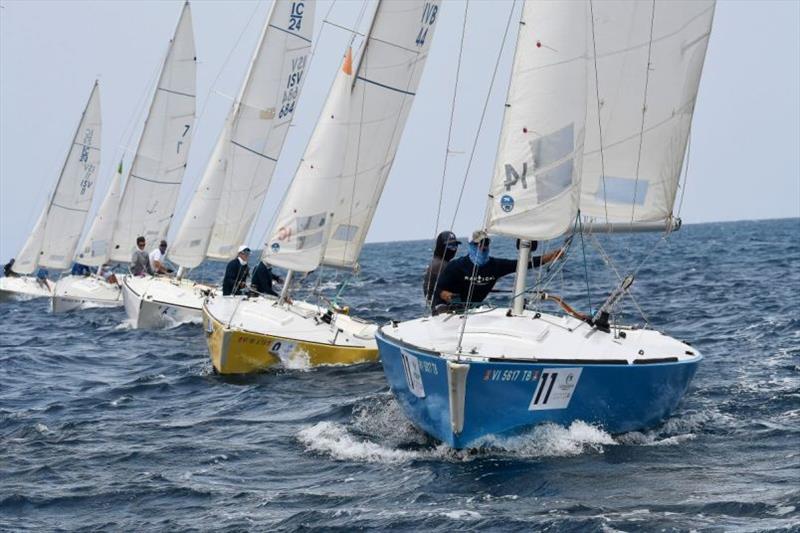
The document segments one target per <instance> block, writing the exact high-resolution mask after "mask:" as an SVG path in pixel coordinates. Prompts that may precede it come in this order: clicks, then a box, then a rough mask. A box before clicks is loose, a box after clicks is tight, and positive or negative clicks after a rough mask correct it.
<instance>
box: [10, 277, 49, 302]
mask: <svg viewBox="0 0 800 533" xmlns="http://www.w3.org/2000/svg"><path fill="white" fill-rule="evenodd" d="M52 294H53V282H52V281H50V280H38V279H36V278H35V277H33V276H17V277H2V278H0V301H8V300H30V299H32V298H46V297H50V296H52Z"/></svg>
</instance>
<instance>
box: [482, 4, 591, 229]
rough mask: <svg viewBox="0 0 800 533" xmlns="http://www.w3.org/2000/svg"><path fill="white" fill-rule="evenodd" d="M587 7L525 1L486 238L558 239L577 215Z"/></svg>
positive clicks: (583, 117) (583, 118)
mask: <svg viewBox="0 0 800 533" xmlns="http://www.w3.org/2000/svg"><path fill="white" fill-rule="evenodd" d="M588 22H589V9H588V4H587V3H586V2H559V3H556V2H552V3H551V2H526V3H525V5H524V7H523V11H522V25H521V30H520V32H519V36H518V38H517V49H516V54H515V56H514V64H513V67H512V69H513V70H512V74H511V84H510V86H509V92H508V99H507V103H506V110H505V115H504V117H503V127H502V131H501V134H500V145H499V148H498V153H497V161H496V168H495V172H494V178H493V180H492V185H491V190H490V204H489V210H488V214H489V223H488V225H487V228H488V230H489V231H491V232H493V233H499V234H505V235H512V236H516V237H524V238H528V239H551V238H554V237H557V236H558V235H561V234H563V233H564V232H565V231H566V230H567V229H568V228H569V226H570V225H571V223H572V221H573V220H574V217H575V214H576V213H577V210H578V196H579V186H580V176H581V159H582V154H583V139H584V132H585V118H586V38H585V36H586V28H587V26H588Z"/></svg>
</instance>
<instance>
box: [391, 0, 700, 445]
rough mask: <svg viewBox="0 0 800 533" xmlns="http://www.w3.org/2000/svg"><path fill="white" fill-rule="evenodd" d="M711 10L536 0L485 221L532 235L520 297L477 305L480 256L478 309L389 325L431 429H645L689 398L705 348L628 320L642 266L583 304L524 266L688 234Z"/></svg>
mask: <svg viewBox="0 0 800 533" xmlns="http://www.w3.org/2000/svg"><path fill="white" fill-rule="evenodd" d="M713 13H714V2H713V0H693V1H679V0H670V1H661V0H655V1H653V2H649V3H646V4H645V3H639V2H633V1H624V2H591V1H589V2H582V1H563V2H540V1H537V0H527V1H526V2H525V3H524V4H523V8H522V20H521V24H520V28H521V30H520V32H519V35H518V39H517V48H516V54H515V58H514V65H513V70H512V76H511V83H510V87H509V92H508V98H507V100H506V106H505V114H504V120H503V129H502V133H501V138H500V143H499V147H498V153H497V160H496V167H495V171H494V176H493V180H492V185H491V189H490V193H489V204H488V209H487V216H486V222H485V225H484V226H483V229H484V230H485V231H488V232H489V233H493V234H499V235H506V236H510V237H516V238H518V239H521V241H522V242H521V246H520V256H519V258H518V263H517V278H516V284H515V287H514V296H513V297H512V301H511V304H510V306H509V307H508V308H506V309H494V308H491V307H485V306H484V307H479V308H477V309H474V308H470V306H469V304H470V300H469V295H470V294H472V287H474V283H475V277H476V276H478V275H480V274H475V272H477V268H478V267H477V266H475V267H474V269H473V274H472V277H471V278H470V277H469V276H467V278H465V279H467V280H472V281H470V283H471V284H472V285H471V287H470V291H469V292H468V293H467V294H466V297H465V296H462V300H463V302H465V303H466V304H467V307H466V310H464V309H462V310H461V311H455V310H454V311H452V312H447V313H444V314H439V315H437V316H429V317H423V318H418V319H416V320H409V321H405V322H400V323H392V324H389V325H385V326H383V327H381V328H380V330H379V331H378V333H377V334H376V337H377V339H378V344H379V348H380V354H381V360H382V361H383V368H384V373H385V374H386V377H387V379H388V381H389V384H390V386H391V389H392V392H393V393H394V395H395V397H396V398H397V401H398V403H399V404H400V406H401V408H402V409H403V411H404V412H405V414H406V415H407V416H408V417H409V419H410V420H411V421H412V422H413V423H414V424H415V425H416V426H417V427H419V428H420V429H422V430H423V431H425V432H426V433H428V434H429V435H431V436H433V437H434V438H436V439H438V440H440V441H443V442H445V443H447V444H449V445H450V446H452V447H455V448H462V447H467V446H471V445H479V444H480V443H481V441H482V439H484V438H486V437H488V436H504V435H512V434H515V433H519V432H522V431H525V430H527V429H529V428H530V427H531V426H534V425H536V424H541V423H545V422H551V423H557V424H563V425H569V424H570V423H572V422H574V421H576V420H582V421H584V422H587V423H590V424H596V425H598V426H601V427H603V428H604V429H605V430H607V431H609V432H611V433H619V432H627V431H633V430H644V429H648V428H651V427H653V426H654V425H656V424H658V423H660V422H661V421H663V420H664V419H665V418H666V417H667V416H669V415H670V414H671V413H672V412H673V411H674V410H675V408H676V407H677V406H678V404H679V402H680V401H681V398H682V397H683V396H684V394H685V393H686V391H687V389H688V387H689V383H690V381H691V379H692V377H693V376H694V373H695V371H696V370H697V367H698V365H699V363H700V361H701V360H702V356H701V354H700V353H698V352H697V350H695V349H694V348H692V347H691V346H689V345H688V344H686V343H683V342H680V341H678V340H676V339H673V338H671V337H669V336H666V335H663V334H661V333H659V332H657V331H653V330H651V329H648V328H641V327H640V328H632V327H627V326H622V325H620V324H618V320H617V318H618V317H619V313H620V311H621V306H622V304H623V302H624V301H625V300H626V299H627V298H628V297H629V296H630V292H629V291H630V287H631V285H632V283H633V281H634V276H633V275H632V274H630V275H628V276H625V277H624V278H623V279H621V280H620V283H619V286H618V287H617V288H615V289H614V290H613V291H612V292H611V294H610V295H609V297H608V298H607V300H606V301H605V303H604V304H603V305H602V306H601V307H600V308H599V309H597V310H596V311H595V310H586V311H585V313H581V312H580V311H576V310H574V309H573V308H572V307H570V306H569V305H568V304H567V303H566V302H564V301H563V300H562V299H561V298H560V297H558V296H556V295H553V294H552V293H550V292H549V291H547V290H545V289H546V288H547V287H546V286H544V287H541V286H538V285H537V286H534V287H531V288H530V289H528V288H526V281H527V280H526V277H527V276H526V274H527V267H528V255H529V250H530V247H531V246H530V241H533V240H549V239H556V238H559V237H561V236H562V235H564V234H569V233H570V232H571V231H581V232H584V233H591V232H598V231H613V232H615V233H616V232H632V231H648V230H649V231H652V230H653V229H656V228H657V229H658V230H660V231H662V232H664V233H665V234H666V233H669V231H671V230H672V229H673V228H674V225H675V217H674V215H673V206H674V202H675V196H676V191H677V189H678V183H679V179H680V174H681V169H682V167H683V160H684V154H685V153H686V147H687V143H688V135H689V128H690V125H691V119H692V113H693V111H694V104H695V100H696V96H697V90H698V85H699V82H700V74H701V71H702V67H703V60H704V58H705V52H706V47H707V44H708V37H709V34H710V31H711V22H712V19H713ZM576 221H577V224H576ZM576 226H577V227H576ZM587 239H588V237H587ZM576 240H577V239H576ZM564 250H566V248H564ZM604 258H605V259H608V261H609V264H613V263H611V262H610V261H611V260H610V258H607V257H606V256H605V255H604ZM584 261H585V259H584ZM470 264H473V265H474V263H472V262H471V263H470ZM543 283H547V280H545V281H544V282H543ZM587 283H588V281H587ZM526 296H527V297H528V298H530V301H529V302H526V301H525V300H526ZM543 301H551V302H555V303H557V304H559V305H560V306H561V307H562V309H563V310H564V311H565V314H564V315H554V314H549V313H545V312H544V311H542V310H540V306H541V304H542V302H543Z"/></svg>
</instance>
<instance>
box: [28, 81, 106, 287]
mask: <svg viewBox="0 0 800 533" xmlns="http://www.w3.org/2000/svg"><path fill="white" fill-rule="evenodd" d="M99 167H100V89H99V86H98V84H97V82H95V84H94V87H92V92H91V94H90V95H89V101H88V102H87V104H86V108H85V109H84V111H83V115H82V116H81V120H80V122H79V124H78V128H77V130H76V131H75V135H74V137H73V139H72V144H71V145H70V149H69V152H68V153H67V157H66V159H65V161H64V166H63V167H62V169H61V174H60V175H59V178H58V182H57V183H56V187H55V189H54V190H53V194H52V196H51V197H50V198H49V202H48V204H47V205H46V206H45V208H44V211H43V212H42V214H41V215H40V216H39V219H38V220H37V222H36V226H35V227H34V230H33V233H31V235H30V237H28V240H27V241H26V242H25V245H24V246H23V248H22V251H21V252H20V253H19V255H18V256H17V259H16V261H15V262H14V271H15V272H17V273H19V274H30V273H32V272H33V271H34V270H36V268H37V267H39V266H42V267H48V268H54V269H65V268H67V267H69V266H70V264H71V262H72V257H73V255H74V254H75V248H76V247H77V246H78V239H80V236H81V232H82V231H83V225H84V222H85V221H86V214H87V213H88V211H89V208H90V207H91V205H92V196H93V195H94V186H95V181H96V176H97V170H98V168H99Z"/></svg>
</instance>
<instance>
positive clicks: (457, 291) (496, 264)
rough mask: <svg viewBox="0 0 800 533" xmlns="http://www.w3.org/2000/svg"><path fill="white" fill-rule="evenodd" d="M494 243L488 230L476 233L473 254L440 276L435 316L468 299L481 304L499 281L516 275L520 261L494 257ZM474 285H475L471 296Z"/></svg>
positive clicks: (540, 260) (535, 263)
mask: <svg viewBox="0 0 800 533" xmlns="http://www.w3.org/2000/svg"><path fill="white" fill-rule="evenodd" d="M490 244H491V239H489V235H488V234H487V233H486V232H485V231H480V230H479V231H475V232H473V233H472V238H471V239H470V241H469V253H468V254H467V255H464V256H462V257H459V258H458V259H453V260H452V261H450V263H449V264H448V265H447V268H445V269H444V272H442V275H441V276H439V284H438V286H437V288H436V289H437V293H436V294H435V295H434V300H433V310H434V313H435V312H439V311H442V310H443V309H447V307H448V306H449V305H453V304H458V303H466V302H467V301H468V300H469V302H470V303H480V302H482V301H483V300H484V299H486V297H487V296H489V293H490V292H491V291H492V289H493V288H494V284H495V283H497V280H498V279H499V278H501V277H503V276H506V275H508V274H513V273H514V272H516V270H517V260H516V259H499V258H497V257H491V256H490V255H489V245H490ZM561 253H563V250H562V249H558V250H554V251H552V252H548V253H546V254H544V255H543V256H541V257H534V258H532V260H531V261H530V262H529V263H528V267H529V268H530V267H535V268H538V267H539V266H541V265H546V264H547V263H549V262H550V261H553V260H554V259H556V258H557V257H558V256H559V255H560V254H561ZM473 272H474V275H473ZM470 285H472V294H471V295H470V293H469V292H470ZM437 308H438V309H437Z"/></svg>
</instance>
